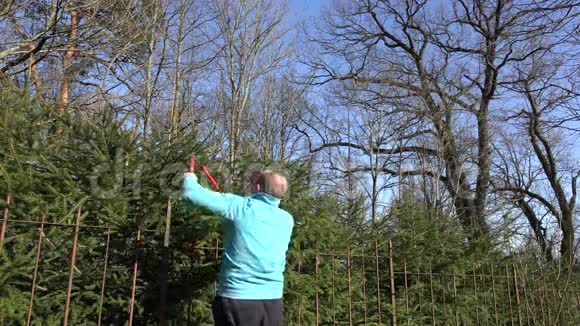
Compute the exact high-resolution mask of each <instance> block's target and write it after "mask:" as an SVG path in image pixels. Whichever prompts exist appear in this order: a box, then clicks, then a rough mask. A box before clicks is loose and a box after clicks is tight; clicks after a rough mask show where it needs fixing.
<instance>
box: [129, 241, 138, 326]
mask: <svg viewBox="0 0 580 326" xmlns="http://www.w3.org/2000/svg"><path fill="white" fill-rule="evenodd" d="M140 249H141V230H137V241H135V262H134V263H133V280H132V282H131V301H130V302H129V326H133V315H134V313H135V310H134V309H135V292H136V290H137V272H139V250H140Z"/></svg>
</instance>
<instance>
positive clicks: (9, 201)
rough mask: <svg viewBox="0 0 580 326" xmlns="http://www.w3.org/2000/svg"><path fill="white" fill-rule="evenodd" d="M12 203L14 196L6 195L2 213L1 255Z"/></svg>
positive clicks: (0, 231) (0, 254)
mask: <svg viewBox="0 0 580 326" xmlns="http://www.w3.org/2000/svg"><path fill="white" fill-rule="evenodd" d="M11 204H12V196H11V195H6V206H4V214H2V216H3V218H2V229H1V230H0V256H2V249H3V248H4V234H5V233H6V224H7V223H8V214H9V213H10V205H11Z"/></svg>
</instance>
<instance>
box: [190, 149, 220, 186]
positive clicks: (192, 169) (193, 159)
mask: <svg viewBox="0 0 580 326" xmlns="http://www.w3.org/2000/svg"><path fill="white" fill-rule="evenodd" d="M201 171H203V173H204V174H205V175H206V176H207V179H208V180H209V182H210V183H211V185H212V186H213V187H214V189H215V190H216V191H218V192H221V190H220V187H219V186H218V184H217V181H215V178H214V177H213V176H212V175H211V173H209V170H208V169H207V167H206V166H205V165H202V166H201ZM189 172H190V173H194V172H195V157H194V156H192V157H191V158H190V159H189Z"/></svg>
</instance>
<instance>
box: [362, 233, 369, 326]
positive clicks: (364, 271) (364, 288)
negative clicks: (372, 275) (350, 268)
mask: <svg viewBox="0 0 580 326" xmlns="http://www.w3.org/2000/svg"><path fill="white" fill-rule="evenodd" d="M365 249H366V248H365V246H364V244H363V245H362V249H361V252H362V295H363V314H364V325H365V326H366V325H367V323H368V318H367V277H366V275H367V269H366V261H365V256H366V250H365Z"/></svg>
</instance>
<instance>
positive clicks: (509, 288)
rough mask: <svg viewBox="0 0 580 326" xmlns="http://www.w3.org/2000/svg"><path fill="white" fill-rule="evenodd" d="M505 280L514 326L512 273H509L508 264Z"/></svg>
mask: <svg viewBox="0 0 580 326" xmlns="http://www.w3.org/2000/svg"><path fill="white" fill-rule="evenodd" d="M505 280H506V283H507V284H506V287H507V291H508V300H509V304H510V322H511V326H514V310H513V306H512V291H511V286H510V274H509V269H508V266H507V265H505Z"/></svg>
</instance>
